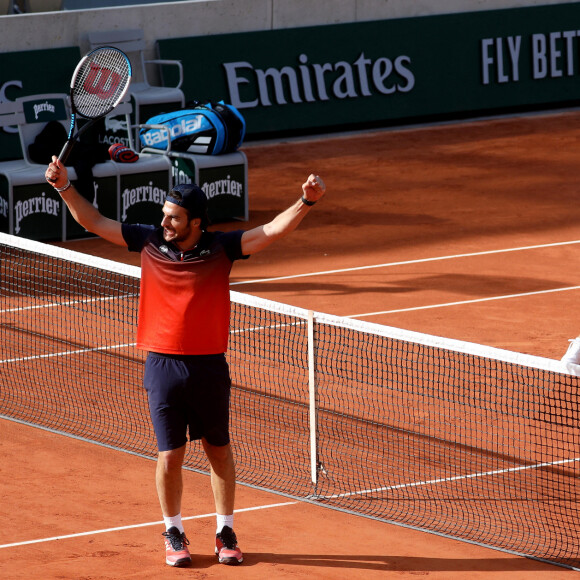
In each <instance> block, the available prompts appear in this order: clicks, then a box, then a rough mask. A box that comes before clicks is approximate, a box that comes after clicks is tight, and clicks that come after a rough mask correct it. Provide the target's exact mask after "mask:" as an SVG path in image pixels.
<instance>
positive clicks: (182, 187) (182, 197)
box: [165, 183, 209, 230]
mask: <svg viewBox="0 0 580 580" xmlns="http://www.w3.org/2000/svg"><path fill="white" fill-rule="evenodd" d="M165 199H166V201H169V202H170V203H174V204H175V205H178V206H180V207H183V208H185V209H186V210H187V211H188V212H189V216H190V217H191V218H192V219H193V218H201V229H202V230H205V228H206V227H207V226H208V224H209V220H208V217H207V197H206V195H205V193H204V192H203V190H202V189H201V188H200V187H198V186H197V185H195V183H181V184H179V185H176V186H175V187H174V188H173V189H172V190H171V191H170V192H169V193H168V194H167V197H166V198H165Z"/></svg>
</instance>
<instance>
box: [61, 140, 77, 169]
mask: <svg viewBox="0 0 580 580" xmlns="http://www.w3.org/2000/svg"><path fill="white" fill-rule="evenodd" d="M74 145H75V142H74V140H73V139H69V140H68V141H67V142H66V143H65V144H64V147H63V148H62V151H61V152H60V155H59V156H58V160H59V161H60V162H61V163H62V164H63V165H64V164H66V160H67V159H68V157H69V155H70V154H71V151H72V150H73V147H74Z"/></svg>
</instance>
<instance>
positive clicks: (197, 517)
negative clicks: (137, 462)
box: [0, 501, 299, 549]
mask: <svg viewBox="0 0 580 580" xmlns="http://www.w3.org/2000/svg"><path fill="white" fill-rule="evenodd" d="M297 503H299V502H297V501H288V502H285V503H273V504H270V505H261V506H256V507H251V508H243V509H239V510H234V513H237V514H239V513H242V512H251V511H258V510H265V509H270V508H275V507H284V506H288V505H295V504H297ZM211 517H215V513H212V514H202V515H198V516H188V517H184V518H182V519H183V520H199V519H202V518H211ZM162 524H163V521H160V522H147V523H144V524H134V525H132V526H121V527H118V528H106V529H104V530H93V531H91V532H80V533H78V534H68V535H66V536H53V537H52V538H41V539H38V540H28V541H26V542H15V543H13V544H3V545H0V549H2V548H14V547H16V546H28V545H30V544H41V543H44V542H54V541H56V540H68V539H70V538H80V537H82V536H93V535H96V534H107V533H109V532H119V531H122V530H132V529H136V528H145V527H148V526H157V525H162Z"/></svg>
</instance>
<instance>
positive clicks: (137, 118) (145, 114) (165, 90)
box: [88, 29, 185, 148]
mask: <svg viewBox="0 0 580 580" xmlns="http://www.w3.org/2000/svg"><path fill="white" fill-rule="evenodd" d="M88 40H89V45H90V49H91V50H93V49H95V48H98V47H99V46H112V47H114V48H118V49H119V50H122V51H123V52H124V53H125V54H127V56H128V57H129V59H130V61H131V65H132V67H133V78H132V79H131V85H130V87H129V93H130V95H131V101H132V103H133V113H132V124H133V125H134V126H136V127H138V126H139V125H140V124H142V123H144V122H145V121H147V119H149V118H150V117H152V116H154V115H156V114H159V113H162V112H167V111H172V110H176V109H180V108H184V107H185V95H184V93H183V91H182V90H181V86H182V85H183V66H182V64H181V61H179V60H164V59H154V60H146V59H145V35H144V33H143V30H141V29H128V30H110V31H94V32H89V33H88ZM151 66H157V67H159V68H158V71H159V72H160V73H162V72H163V67H172V68H175V69H177V73H178V82H177V85H176V86H172V87H165V86H159V85H155V84H153V83H152V81H151V80H150V76H149V74H148V73H149V72H151V71H150V69H149V67H151ZM161 76H162V75H161ZM138 131H139V130H138V129H136V131H135V133H134V136H133V139H134V143H135V146H136V147H137V148H140V144H139V135H138Z"/></svg>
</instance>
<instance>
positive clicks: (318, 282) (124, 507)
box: [0, 111, 580, 580]
mask: <svg viewBox="0 0 580 580" xmlns="http://www.w3.org/2000/svg"><path fill="white" fill-rule="evenodd" d="M579 150H580V114H578V113H577V112H575V111H572V112H562V113H554V114H545V115H537V116H526V117H516V118H503V119H496V120H482V121H474V122H466V123H458V124H449V125H440V126H431V127H414V128H409V129H400V130H388V131H376V132H367V133H361V134H349V135H340V136H332V137H327V138H316V139H304V140H291V141H285V142H280V143H260V144H248V145H246V146H245V147H244V151H245V153H246V155H247V157H248V165H249V192H250V221H249V222H248V223H240V222H235V223H228V224H220V225H219V226H215V227H214V229H228V230H230V229H237V228H240V227H242V228H250V227H253V226H256V225H259V224H261V223H264V222H266V221H268V220H269V219H271V218H272V217H274V216H275V215H276V213H278V212H279V211H280V210H281V209H284V208H285V207H287V206H289V205H290V204H291V203H293V202H294V201H295V200H296V199H297V198H298V196H299V195H300V193H301V188H300V186H301V184H302V182H303V181H304V179H305V178H306V177H307V175H308V174H309V173H310V172H315V173H319V174H320V175H321V176H323V178H324V179H325V181H326V184H327V188H328V192H327V196H326V197H325V198H324V200H323V201H321V202H320V203H319V204H318V205H317V206H316V207H315V208H313V210H312V212H311V214H310V215H309V216H308V217H307V218H306V220H305V222H304V223H303V224H302V225H301V226H300V228H299V230H297V231H296V232H294V234H292V236H290V237H288V238H286V239H284V240H282V241H280V242H278V243H277V245H275V246H273V247H272V248H270V249H268V250H266V251H265V252H263V253H261V254H258V255H256V256H253V257H252V258H251V259H250V260H247V261H243V262H239V263H237V264H236V265H235V266H234V270H233V275H232V278H231V280H232V289H234V290H236V291H240V292H246V293H249V294H253V295H256V296H261V297H264V298H268V299H271V300H276V301H280V302H286V303H289V304H293V305H296V306H300V307H304V308H310V309H314V310H317V311H321V312H326V313H329V314H335V315H340V316H351V317H355V318H358V319H361V320H367V321H369V322H374V323H379V324H383V325H389V326H395V327H399V328H404V329H409V330H414V331H419V332H424V333H428V334H434V335H438V336H444V337H450V338H456V339H461V340H466V341H472V342H477V343H481V344H486V345H490V346H495V347H499V348H504V349H508V350H512V351H517V352H522V353H527V354H532V355H536V356H542V357H547V358H560V357H561V356H562V354H563V353H564V351H565V350H566V348H567V345H568V339H569V338H572V337H574V336H576V335H577V334H580V321H579V320H578V317H577V316H576V314H575V307H576V304H577V301H578V300H579V299H580V273H579V272H578V268H577V265H578V251H579V244H580V225H579V223H580V205H579V204H578V202H577V200H578V185H577V172H578V167H577V166H578V151H579ZM65 245H66V247H68V248H71V249H74V250H77V251H81V252H86V253H90V254H95V255H99V256H102V257H106V258H110V259H115V260H117V261H124V262H128V263H131V264H135V265H138V256H137V255H135V254H129V253H128V252H126V250H124V249H123V248H115V247H113V246H111V245H110V244H108V243H105V242H102V241H100V240H96V239H89V240H83V241H75V242H68V243H66V244H65ZM0 450H1V452H2V455H3V457H4V461H3V462H2V468H1V469H2V472H1V478H0V490H1V496H2V500H3V501H2V505H3V523H4V525H3V526H2V531H1V532H0V570H1V574H2V577H3V578H7V579H10V580H12V579H20V578H22V579H24V578H26V579H29V578H43V579H53V578H54V579H75V580H79V579H95V580H96V579H99V580H101V579H102V580H104V579H107V580H109V579H110V580H112V579H120V578H139V579H144V578H151V579H153V578H155V579H158V578H169V577H174V578H182V577H195V578H234V577H236V578H252V579H260V578H321V579H322V578H324V579H340V578H343V579H347V578H348V579H349V580H351V579H353V578H365V579H369V578H411V577H416V576H429V577H431V578H434V579H446V580H448V579H452V580H454V579H458V580H459V579H466V578H469V579H475V578H485V579H492V578H494V579H495V578H509V579H524V578H525V579H529V578H538V579H543V578H546V579H548V578H550V579H553V578H559V577H564V576H569V577H573V575H575V574H576V572H574V571H571V570H566V569H562V568H559V567H555V566H551V565H548V564H545V563H540V562H536V561H533V560H529V559H526V558H522V557H519V556H515V555H510V554H506V553H503V552H499V551H496V550H492V549H488V548H484V547H480V546H476V545H472V544H468V543H464V542H460V541H456V540H452V539H449V538H444V537H440V536H436V535H433V534H427V533H423V532H419V531H415V530H411V529H408V528H404V527H400V526H395V525H391V524H387V523H382V522H378V521H375V520H371V519H367V518H363V517H359V516H355V515H350V514H345V513H341V512H337V511H332V510H329V509H325V508H322V507H317V506H313V505H311V504H308V503H300V502H295V501H293V500H289V499H288V498H285V497H283V496H279V495H275V494H269V493H265V492H261V491H257V490H255V489H252V488H248V487H244V486H239V487H238V496H237V509H238V510H239V513H238V514H237V515H236V532H237V534H238V538H239V539H240V546H241V547H242V549H243V551H244V555H245V562H244V564H243V566H242V567H239V568H235V569H232V568H228V567H225V566H221V565H219V564H217V561H216V559H215V556H213V553H212V549H213V544H212V541H213V532H214V524H215V520H214V516H213V514H212V513H211V512H212V509H213V507H212V506H213V502H212V499H211V491H210V488H209V480H208V478H207V477H206V476H203V475H199V474H196V473H191V472H186V473H185V494H184V510H183V515H184V517H185V518H191V520H186V522H185V525H186V532H187V535H188V537H189V539H190V542H191V545H190V550H191V552H192V557H193V567H192V568H189V569H170V568H169V567H167V566H165V564H164V562H163V560H164V558H163V544H162V538H161V535H160V534H161V532H162V531H163V528H162V524H161V523H160V520H161V515H160V513H159V508H158V503H157V497H156V492H155V485H154V463H153V462H152V461H150V460H146V459H142V458H139V457H135V456H132V455H128V454H124V453H121V452H116V451H113V450H109V449H106V448H103V447H99V446H96V445H91V444H89V443H86V442H81V441H77V440H75V439H72V438H67V437H64V436H61V435H56V434H52V433H47V432H45V431H41V430H38V429H35V428H33V427H28V426H23V425H19V424H17V423H14V422H10V421H6V420H1V421H0Z"/></svg>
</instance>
